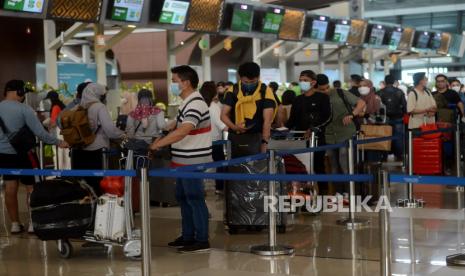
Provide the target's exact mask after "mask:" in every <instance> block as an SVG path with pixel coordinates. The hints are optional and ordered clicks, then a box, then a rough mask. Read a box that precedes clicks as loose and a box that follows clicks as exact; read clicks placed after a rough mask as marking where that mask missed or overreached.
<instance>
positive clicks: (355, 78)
mask: <svg viewBox="0 0 465 276" xmlns="http://www.w3.org/2000/svg"><path fill="white" fill-rule="evenodd" d="M361 81H362V77H361V76H360V75H357V74H353V75H350V83H351V84H352V87H350V89H349V92H350V93H351V94H352V95H354V96H355V97H360V92H359V91H358V88H359V87H360V82H361Z"/></svg>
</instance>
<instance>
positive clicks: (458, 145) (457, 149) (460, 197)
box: [454, 118, 464, 209]
mask: <svg viewBox="0 0 465 276" xmlns="http://www.w3.org/2000/svg"><path fill="white" fill-rule="evenodd" d="M454 138H455V173H456V175H457V177H462V161H461V143H460V118H458V120H457V126H456V128H455V137H454ZM456 191H457V209H463V208H464V202H463V201H464V187H462V186H457V187H456Z"/></svg>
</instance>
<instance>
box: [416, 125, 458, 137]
mask: <svg viewBox="0 0 465 276" xmlns="http://www.w3.org/2000/svg"><path fill="white" fill-rule="evenodd" d="M456 129H457V128H456V127H448V128H439V129H435V130H428V131H420V130H414V131H413V136H417V137H418V136H422V135H428V134H435V133H445V132H454V131H456Z"/></svg>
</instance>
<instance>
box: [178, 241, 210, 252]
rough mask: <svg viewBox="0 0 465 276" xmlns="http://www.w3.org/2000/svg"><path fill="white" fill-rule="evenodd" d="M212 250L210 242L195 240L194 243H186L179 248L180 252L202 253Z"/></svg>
mask: <svg viewBox="0 0 465 276" xmlns="http://www.w3.org/2000/svg"><path fill="white" fill-rule="evenodd" d="M207 251H210V243H209V242H195V243H193V244H192V245H186V246H183V247H181V248H179V249H178V252H179V253H201V252H207Z"/></svg>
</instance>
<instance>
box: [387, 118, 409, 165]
mask: <svg viewBox="0 0 465 276" xmlns="http://www.w3.org/2000/svg"><path fill="white" fill-rule="evenodd" d="M389 125H390V126H392V135H393V136H396V135H399V136H401V137H402V138H401V139H396V140H393V141H392V153H394V155H395V156H396V158H397V159H398V160H401V159H402V157H403V153H404V136H405V127H404V123H403V121H402V119H398V120H391V121H389Z"/></svg>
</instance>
